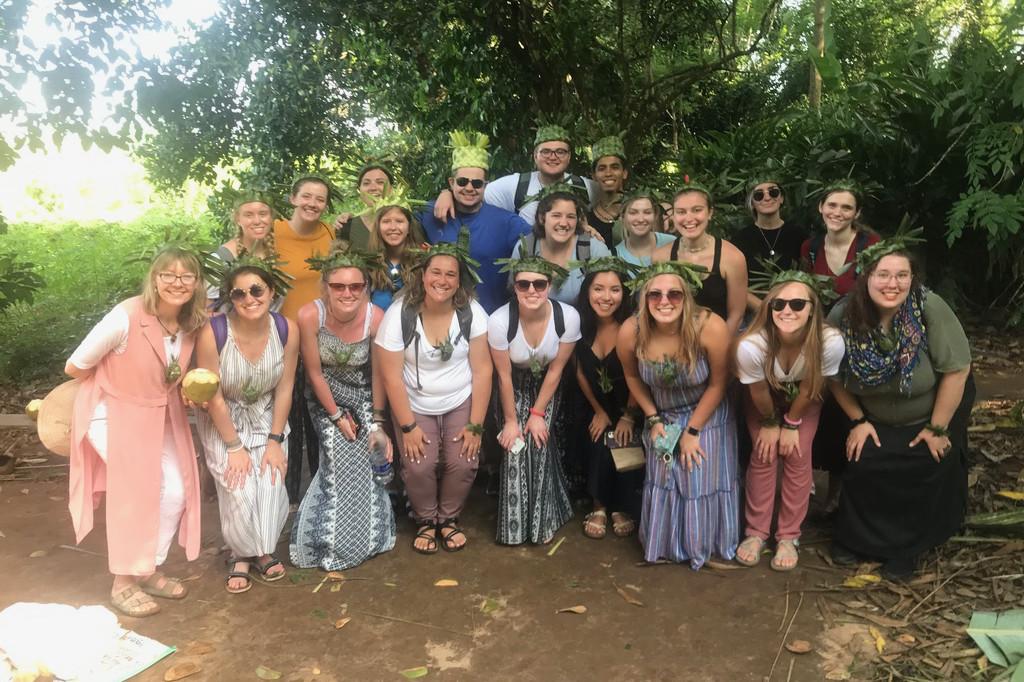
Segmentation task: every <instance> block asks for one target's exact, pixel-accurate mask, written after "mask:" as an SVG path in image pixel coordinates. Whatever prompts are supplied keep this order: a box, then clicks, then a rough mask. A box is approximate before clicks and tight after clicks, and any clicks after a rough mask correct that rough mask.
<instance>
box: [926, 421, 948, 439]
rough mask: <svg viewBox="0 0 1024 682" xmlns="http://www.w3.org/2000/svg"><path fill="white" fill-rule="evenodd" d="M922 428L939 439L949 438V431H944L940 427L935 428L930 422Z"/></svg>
mask: <svg viewBox="0 0 1024 682" xmlns="http://www.w3.org/2000/svg"><path fill="white" fill-rule="evenodd" d="M924 428H926V429H928V430H929V431H931V432H932V433H934V434H935V435H936V436H938V437H939V438H948V437H949V429H945V428H943V427H941V426H936V425H935V424H932V423H931V422H928V423H927V424H925V425H924Z"/></svg>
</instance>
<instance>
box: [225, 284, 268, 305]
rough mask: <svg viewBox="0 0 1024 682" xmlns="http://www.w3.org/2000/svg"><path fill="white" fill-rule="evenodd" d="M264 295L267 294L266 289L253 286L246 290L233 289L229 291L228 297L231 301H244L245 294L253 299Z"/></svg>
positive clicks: (258, 285)
mask: <svg viewBox="0 0 1024 682" xmlns="http://www.w3.org/2000/svg"><path fill="white" fill-rule="evenodd" d="M265 293H267V288H266V287H265V286H262V285H260V284H253V285H252V286H251V287H249V288H248V289H239V288H238V287H235V288H234V289H232V290H231V294H230V296H231V300H232V301H244V300H245V295H246V294H249V295H250V296H252V297H253V298H259V297H260V296H262V295H263V294H265Z"/></svg>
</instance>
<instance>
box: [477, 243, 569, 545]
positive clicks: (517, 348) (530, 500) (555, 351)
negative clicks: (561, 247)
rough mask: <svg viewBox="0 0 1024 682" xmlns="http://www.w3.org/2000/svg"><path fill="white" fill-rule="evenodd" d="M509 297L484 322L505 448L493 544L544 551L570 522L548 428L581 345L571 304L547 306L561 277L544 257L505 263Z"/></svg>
mask: <svg viewBox="0 0 1024 682" xmlns="http://www.w3.org/2000/svg"><path fill="white" fill-rule="evenodd" d="M505 263H506V267H505V268H504V270H503V271H508V272H511V273H512V286H513V292H514V293H515V298H513V299H512V301H510V302H509V303H508V304H506V305H503V306H502V307H500V308H498V309H497V310H495V311H494V313H493V314H492V315H491V318H490V320H488V323H487V336H488V342H489V343H490V346H491V357H492V358H493V360H494V367H495V371H496V372H497V375H498V395H499V397H500V412H499V414H498V415H497V416H498V423H499V424H500V425H502V429H501V432H500V433H499V434H498V442H499V443H500V444H501V446H502V448H504V449H505V451H506V453H505V458H504V461H502V463H501V476H500V489H499V494H498V542H500V543H502V544H506V545H518V544H522V543H524V542H527V541H529V542H533V543H539V544H544V543H547V542H550V541H551V539H552V538H554V536H555V533H556V532H557V531H558V529H559V528H560V527H561V526H562V524H564V523H565V522H566V521H568V520H569V519H571V518H572V504H571V503H570V501H569V495H568V493H567V492H566V483H565V472H564V471H563V470H562V445H563V444H562V434H560V433H557V432H555V433H553V432H552V430H551V427H552V425H553V424H555V423H556V422H557V421H558V415H559V411H560V410H561V408H562V396H561V390H560V388H559V382H560V381H561V378H562V372H563V370H564V369H565V365H566V363H567V362H568V361H569V358H570V357H571V356H572V353H573V348H574V347H575V345H576V342H577V341H578V340H579V339H580V316H579V314H578V313H577V312H576V311H575V310H574V309H573V308H572V307H571V306H569V305H566V304H564V303H560V302H558V301H552V300H548V293H549V292H550V291H551V286H552V283H553V281H554V280H555V279H560V278H563V277H565V276H566V274H567V273H566V271H565V270H564V269H563V268H561V267H559V266H557V265H555V264H553V263H550V262H548V261H546V260H544V259H543V258H538V257H536V256H527V257H526V258H522V259H509V260H506V261H505Z"/></svg>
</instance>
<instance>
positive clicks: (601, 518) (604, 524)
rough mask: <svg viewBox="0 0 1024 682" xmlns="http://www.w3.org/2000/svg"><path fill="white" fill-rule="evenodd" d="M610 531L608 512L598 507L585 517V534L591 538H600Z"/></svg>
mask: <svg viewBox="0 0 1024 682" xmlns="http://www.w3.org/2000/svg"><path fill="white" fill-rule="evenodd" d="M607 533H608V512H606V511H605V510H604V509H598V510H596V511H592V512H590V513H589V514H587V515H586V516H585V517H584V518H583V534H584V535H586V536H587V537H588V538H590V539H591V540H600V539H601V538H603V537H604V536H605V535H607Z"/></svg>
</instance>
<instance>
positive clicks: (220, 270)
mask: <svg viewBox="0 0 1024 682" xmlns="http://www.w3.org/2000/svg"><path fill="white" fill-rule="evenodd" d="M283 264H284V263H283V262H282V261H279V260H278V259H277V257H276V256H269V257H267V258H258V257H256V256H254V255H252V254H250V253H249V252H247V251H246V250H245V249H244V248H243V249H242V250H241V251H240V252H239V254H238V257H237V258H235V260H233V261H231V262H230V263H225V262H224V261H222V260H221V259H220V258H217V257H216V256H214V255H212V254H203V269H204V270H205V271H206V273H207V275H206V278H207V280H208V281H209V282H210V284H213V285H214V286H216V287H217V289H218V290H220V292H221V293H222V294H226V293H227V292H228V286H229V284H230V282H231V277H232V276H233V275H234V274H235V272H237V271H238V270H241V269H242V268H256V269H258V270H262V271H263V272H265V273H267V274H268V275H269V276H270V281H271V283H272V285H273V287H274V292H275V293H276V294H277V295H278V296H284V295H285V294H287V293H288V291H290V290H291V288H292V280H294V279H295V278H294V277H292V276H291V275H289V274H288V273H287V272H285V271H284V270H282V269H281V267H280V266H281V265H283Z"/></svg>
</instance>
